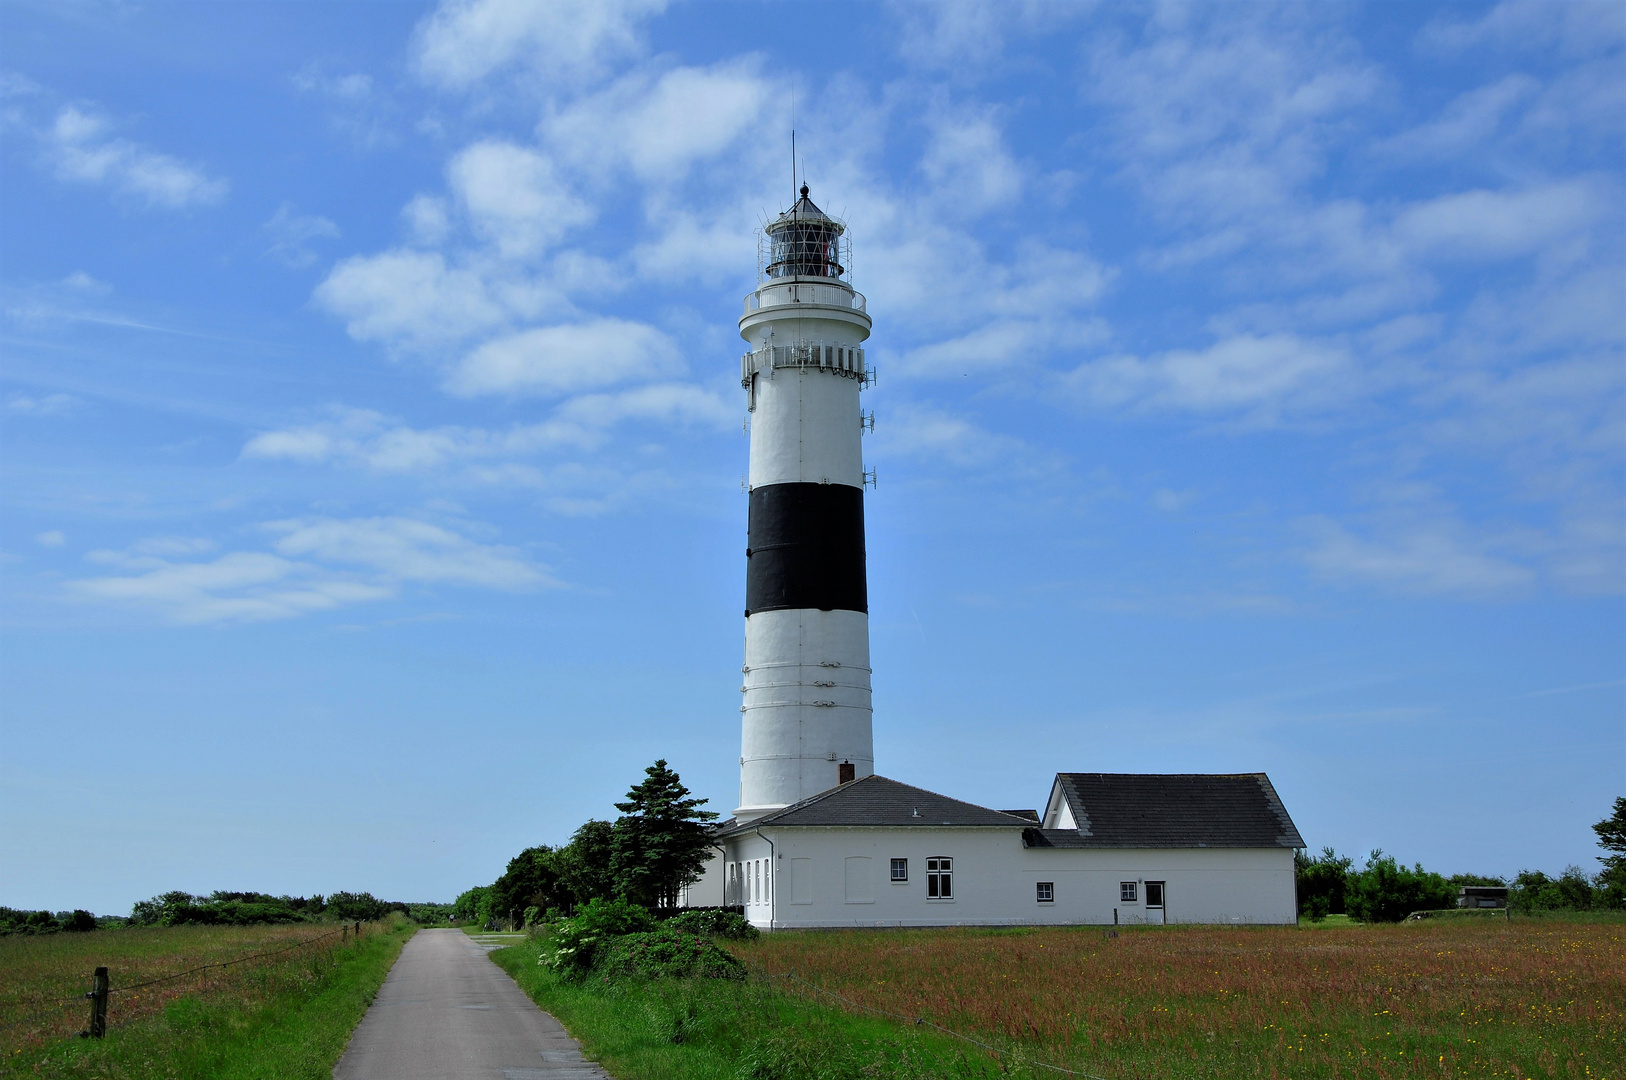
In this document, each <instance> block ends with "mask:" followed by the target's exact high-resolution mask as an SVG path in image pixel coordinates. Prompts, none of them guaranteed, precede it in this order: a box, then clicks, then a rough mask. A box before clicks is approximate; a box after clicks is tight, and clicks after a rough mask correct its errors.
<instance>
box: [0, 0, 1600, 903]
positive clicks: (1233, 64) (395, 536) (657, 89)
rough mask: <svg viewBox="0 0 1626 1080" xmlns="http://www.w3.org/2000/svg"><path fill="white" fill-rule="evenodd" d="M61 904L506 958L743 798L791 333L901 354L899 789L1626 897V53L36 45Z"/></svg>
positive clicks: (13, 162)
mask: <svg viewBox="0 0 1626 1080" xmlns="http://www.w3.org/2000/svg"><path fill="white" fill-rule="evenodd" d="M0 19H3V29H4V35H3V39H0V61H3V76H0V79H3V82H0V87H3V92H4V98H3V101H0V108H3V112H0V124H3V127H0V136H3V140H4V142H3V148H0V185H3V186H0V200H3V202H0V222H3V231H0V310H3V322H0V341H3V343H4V358H5V359H4V368H3V373H0V415H3V417H4V430H3V439H4V442H3V447H4V451H3V459H0V466H3V469H4V485H3V491H0V505H3V507H4V516H3V520H0V559H3V563H0V571H3V575H4V577H3V580H4V594H3V600H4V606H3V617H4V623H3V633H4V641H3V643H0V644H3V656H0V665H3V666H0V677H3V683H0V689H3V707H4V719H3V723H4V731H3V739H0V775H3V777H4V785H3V787H4V793H3V796H0V800H3V801H0V815H3V816H0V866H3V867H4V870H3V871H0V903H6V904H10V905H13V906H24V907H35V906H39V907H50V908H66V907H76V906H85V907H92V908H95V909H96V910H98V911H102V912H108V913H117V912H123V911H126V910H128V908H129V905H130V904H131V902H132V901H134V900H136V899H140V898H143V897H146V896H150V895H152V894H154V893H157V892H159V891H162V890H165V889H171V888H182V889H188V890H193V891H199V890H208V889H214V888H230V889H250V888H252V889H263V890H269V891H274V892H282V891H287V892H294V893H308V892H328V891H332V890H336V889H368V890H371V891H372V892H374V893H376V894H379V895H383V896H389V897H392V898H403V899H407V898H411V899H447V898H450V897H452V896H454V895H455V894H456V893H458V892H459V891H461V890H462V889H464V888H467V887H468V886H470V885H473V884H478V883H483V882H487V881H490V880H491V879H492V878H494V877H495V876H496V874H497V873H498V872H500V871H501V869H502V867H503V865H504V863H505V861H506V859H507V858H508V857H509V856H511V855H512V854H514V853H515V852H516V851H518V850H519V849H520V848H521V847H524V846H526V845H528V844H533V843H539V842H548V843H557V842H560V841H562V840H563V839H565V838H566V837H567V836H568V835H569V833H570V831H571V830H572V829H573V828H574V827H575V826H576V825H577V824H578V823H580V822H581V821H583V820H585V819H586V818H588V817H590V816H600V817H603V816H611V815H613V810H612V807H611V805H610V804H611V803H612V801H613V800H614V799H615V798H617V797H619V796H620V795H621V794H622V793H623V792H624V791H625V789H626V788H627V787H628V786H629V784H630V783H632V782H633V781H634V780H636V779H637V778H638V777H639V776H640V774H641V769H642V768H643V767H644V766H645V765H647V764H648V763H649V762H650V761H652V760H653V759H654V758H656V757H665V758H667V759H669V760H670V761H671V762H672V763H673V764H674V766H675V767H676V768H677V769H678V770H679V771H680V772H681V773H682V775H683V776H684V778H685V779H686V780H687V781H688V782H689V783H690V785H691V786H692V787H693V788H694V789H695V790H696V791H697V792H698V793H699V794H701V795H703V796H707V797H710V798H711V799H712V803H713V806H714V808H717V809H722V810H727V809H730V808H732V806H733V805H734V799H735V796H736V794H737V782H738V772H737V765H736V759H737V755H738V752H739V729H738V725H739V719H738V717H739V714H738V712H737V704H738V678H737V672H738V668H739V664H740V662H741V650H742V636H743V626H742V620H741V606H742V603H743V592H744V560H743V558H742V554H743V550H742V549H743V546H744V527H745V499H744V496H743V495H742V494H741V491H740V478H741V474H742V473H743V471H744V469H745V457H746V444H745V440H744V438H743V437H742V434H741V424H742V421H743V418H744V402H743V399H742V394H741V391H740V389H739V387H738V385H737V381H738V380H737V371H738V360H737V358H738V354H739V352H740V350H741V345H740V342H739V340H738V336H737V329H736V326H735V320H736V319H737V318H738V315H739V308H740V298H741V297H742V296H743V295H744V294H745V293H746V292H747V291H748V290H749V289H750V288H751V287H752V285H753V283H754V270H755V240H754V230H755V229H756V228H757V226H758V223H759V222H760V221H761V219H762V218H763V216H764V215H765V214H769V215H771V214H773V213H775V212H777V211H778V209H780V208H781V207H782V206H783V205H784V204H785V203H786V201H787V200H788V198H789V196H790V192H791V177H790V151H789V146H788V133H789V129H790V126H791V121H792V98H793V97H794V102H795V104H794V109H795V126H796V129H797V147H798V150H799V151H800V153H801V155H802V158H803V163H804V168H805V175H806V177H807V179H808V181H809V183H810V184H811V186H812V190H813V196H814V198H815V200H816V201H817V202H819V203H820V205H822V206H824V207H825V208H826V209H828V210H831V211H833V212H836V213H839V214H841V215H843V216H844V217H845V218H846V220H847V221H848V222H849V225H850V230H851V232H850V235H851V236H852V239H853V245H854V252H855V254H854V260H853V261H854V282H855V284H856V286H857V287H858V288H859V289H860V290H862V291H863V292H865V293H866V294H867V296H868V298H869V306H870V312H871V314H872V315H873V316H874V318H875V331H874V336H873V337H872V338H871V340H870V349H869V357H870V360H871V362H872V363H873V364H874V365H875V366H876V367H877V369H878V372H879V382H878V384H877V385H876V387H875V388H874V389H872V390H870V391H867V392H866V407H867V408H873V409H874V410H875V412H876V414H877V422H876V427H875V432H874V434H873V435H867V436H866V444H865V454H866V462H867V464H869V465H870V466H873V467H874V468H875V469H876V470H877V472H878V481H879V482H878V486H877V488H876V489H875V490H874V491H873V492H871V493H870V494H869V496H868V499H867V516H868V522H869V539H868V543H869V575H870V597H871V604H872V611H871V628H872V636H873V648H874V666H875V680H874V681H875V706H876V714H875V735H876V756H877V769H878V771H880V772H882V773H884V774H886V775H889V776H892V777H895V778H897V779H900V780H903V781H906V782H909V783H915V784H919V785H922V786H925V787H930V788H933V789H936V790H940V791H944V792H946V793H949V794H952V795H955V796H958V797H961V798H965V799H969V800H972V801H975V802H980V803H984V804H988V805H993V806H999V807H1017V806H1036V805H1039V804H1040V803H1041V802H1042V801H1043V799H1044V797H1045V794H1046V793H1047V791H1048V787H1049V781H1050V777H1051V775H1052V774H1053V773H1054V772H1056V771H1057V770H1075V771H1172V772H1178V771H1243V770H1248V771H1252V770H1265V771H1268V772H1269V773H1270V775H1271V778H1272V779H1273V781H1274V782H1275V784H1276V787H1277V789H1278V790H1279V791H1280V793H1281V795H1282V797H1283V799H1284V801H1285V802H1286V804H1287V806H1288V808H1289V810H1290V811H1291V812H1292V814H1293V816H1294V819H1295V820H1296V822H1297V823H1298V825H1299V828H1300V830H1301V831H1302V832H1303V834H1304V836H1305V837H1306V839H1307V841H1308V842H1309V843H1310V844H1311V845H1312V846H1313V847H1317V848H1319V847H1320V846H1322V845H1324V844H1330V845H1333V846H1335V847H1337V848H1338V849H1339V850H1341V851H1344V852H1348V853H1352V854H1357V855H1359V854H1363V853H1365V852H1366V851H1367V850H1369V849H1371V848H1373V847H1382V848H1383V849H1384V850H1386V851H1389V852H1392V853H1394V854H1396V855H1397V856H1399V857H1400V858H1402V859H1403V860H1406V861H1408V862H1409V861H1413V860H1421V861H1422V862H1424V863H1425V864H1426V865H1427V866H1429V867H1431V868H1435V869H1439V870H1442V871H1445V872H1456V871H1469V870H1472V871H1478V872H1486V873H1503V874H1505V873H1512V872H1515V871H1517V870H1519V869H1521V868H1524V867H1536V868H1543V869H1546V870H1548V871H1550V872H1552V871H1557V870H1558V869H1560V868H1561V867H1563V866H1564V865H1565V864H1567V863H1580V864H1582V865H1583V866H1585V867H1588V868H1596V865H1597V864H1596V863H1595V862H1594V861H1593V857H1594V856H1595V855H1596V854H1597V849H1596V847H1595V845H1594V837H1593V836H1592V833H1591V831H1590V830H1589V829H1588V828H1587V826H1588V825H1589V824H1590V823H1591V822H1593V821H1596V820H1598V819H1599V818H1601V817H1602V816H1603V815H1604V814H1605V812H1606V811H1607V809H1608V807H1609V804H1610V801H1611V800H1612V799H1613V797H1614V796H1616V795H1619V794H1622V793H1623V792H1626V725H1623V717H1626V711H1623V706H1626V609H1623V606H1622V592H1623V589H1626V545H1623V540H1626V537H1623V522H1626V516H1623V510H1626V498H1623V494H1626V491H1623V486H1626V485H1623V475H1622V466H1623V462H1626V457H1623V453H1622V451H1623V434H1626V367H1623V364H1622V339H1623V336H1626V323H1623V320H1626V316H1623V311H1626V303H1623V301H1626V297H1623V295H1622V294H1623V291H1626V290H1623V283H1626V275H1623V268H1626V267H1623V255H1626V247H1623V236H1626V234H1623V229H1622V225H1623V208H1626V198H1623V194H1626V191H1623V188H1626V183H1623V170H1622V162H1623V160H1626V159H1623V156H1622V150H1623V145H1622V144H1623V132H1626V125H1623V119H1626V68H1623V65H1622V48H1623V39H1626V8H1622V7H1620V6H1619V5H1612V4H1602V3H1599V4H1591V3H1547V4H1517V3H1505V4H1501V5H1469V4H1463V5H1449V6H1447V5H1421V4H1377V5H1368V6H1353V5H1341V4H1314V5H1310V4H1304V5H1297V6H1288V7H1272V6H1266V5H1262V4H1246V5H1243V4H1225V5H1197V6H1156V7H1131V6H1127V5H1106V6H1092V5H1084V4H1078V5H1061V4H1038V5H1026V6H1024V5H1016V4H1001V5H987V6H983V5H976V4H959V5H946V6H931V5H925V4H907V5H880V4H876V5H859V4H844V5H835V4H825V5H798V6H795V7H792V6H790V5H778V4H722V3H703V4H670V5H668V4H663V3H662V2H661V0H627V2H621V3H609V2H591V3H582V4H568V3H562V4H556V5H546V4H530V3H516V2H512V0H468V2H447V3H443V4H441V5H440V6H438V7H436V6H433V5H408V4H381V3H365V4H362V3H358V4H303V3H300V4H275V3H263V4H212V5H194V4H158V3H155V4H132V3H123V2H114V3H91V2H72V3H65V2H50V3H46V2H39V3H33V2H24V3H19V2H11V3H8V4H6V5H4V6H3V7H0Z"/></svg>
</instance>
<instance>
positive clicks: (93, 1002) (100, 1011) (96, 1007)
mask: <svg viewBox="0 0 1626 1080" xmlns="http://www.w3.org/2000/svg"><path fill="white" fill-rule="evenodd" d="M107 984H108V978H107V969H106V968H104V967H99V968H97V969H96V975H95V979H94V981H93V982H92V983H91V991H90V993H89V994H88V995H86V996H87V997H89V998H90V1031H88V1032H87V1033H86V1034H88V1035H89V1036H90V1037H91V1038H92V1039H100V1038H101V1037H102V1036H104V1035H106V1034H107Z"/></svg>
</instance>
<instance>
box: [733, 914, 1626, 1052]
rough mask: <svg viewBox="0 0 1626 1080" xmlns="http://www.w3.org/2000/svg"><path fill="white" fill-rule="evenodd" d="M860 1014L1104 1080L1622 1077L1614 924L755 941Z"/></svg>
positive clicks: (1620, 972)
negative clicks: (999, 1045)
mask: <svg viewBox="0 0 1626 1080" xmlns="http://www.w3.org/2000/svg"><path fill="white" fill-rule="evenodd" d="M734 951H735V952H736V953H737V954H739V955H740V956H741V957H742V958H743V959H745V960H747V962H748V963H749V964H750V965H751V966H752V967H755V968H762V969H766V970H768V971H771V972H774V973H786V972H794V973H796V974H797V975H799V976H801V977H803V978H806V979H808V980H810V981H811V982H813V983H816V984H817V985H818V986H820V987H822V988H824V989H826V990H830V991H833V992H836V993H839V994H841V995H842V996H844V997H846V998H848V999H850V1000H852V1001H854V1002H856V1003H858V1004H860V1005H865V1006H870V1007H873V1008H877V1009H885V1010H888V1011H891V1012H898V1013H903V1014H906V1015H909V1016H923V1017H925V1018H927V1019H929V1020H932V1021H934V1022H936V1023H939V1024H942V1025H944V1026H945V1027H949V1028H953V1029H955V1030H958V1031H963V1032H967V1033H970V1034H976V1035H980V1036H982V1037H984V1038H988V1039H990V1041H1002V1042H1004V1043H1005V1044H1007V1045H1013V1046H1021V1047H1023V1048H1024V1049H1025V1050H1027V1051H1028V1052H1029V1053H1031V1054H1032V1055H1033V1056H1035V1057H1038V1058H1042V1059H1044V1060H1047V1061H1051V1062H1053V1063H1055V1064H1058V1065H1063V1066H1067V1067H1070V1068H1074V1069H1081V1070H1085V1071H1089V1072H1096V1073H1100V1074H1102V1075H1104V1076H1109V1077H1130V1076H1136V1077H1138V1076H1148V1077H1150V1076H1162V1075H1170V1074H1171V1073H1172V1074H1174V1075H1179V1076H1193V1077H1210V1076H1212V1077H1277V1076H1284V1077H1285V1076H1292V1077H1374V1078H1377V1077H1413V1076H1417V1077H1422V1076H1428V1077H1439V1076H1447V1077H1450V1076H1463V1077H1468V1076H1472V1077H1481V1076H1485V1077H1492V1076H1501V1077H1527V1076H1528V1077H1570V1076H1574V1077H1578V1078H1579V1077H1598V1078H1604V1077H1608V1078H1612V1080H1620V1078H1622V1077H1626V1072H1623V1071H1622V1063H1623V1061H1626V920H1620V919H1615V920H1612V921H1597V920H1588V921H1568V922H1567V921H1558V920H1538V921H1526V920H1515V921H1514V922H1512V923H1506V922H1502V921H1500V920H1460V921H1459V920H1443V921H1440V922H1425V923H1412V924H1402V925H1390V926H1354V927H1348V928H1342V929H1339V928H1329V929H1317V930H1316V931H1314V932H1308V931H1302V930H1298V929H1296V928H1267V927H1255V928H1197V927H1167V928H1145V929H1136V930H1124V931H1122V932H1120V933H1119V934H1118V935H1117V936H1116V937H1107V936H1106V935H1105V934H1104V933H1103V931H1101V930H1098V929H1096V930H1086V929H1060V928H1057V929H1023V930H1005V931H998V930H928V931H896V932H881V933H875V932H859V931H841V932H827V933H818V934H784V933H781V934H771V935H766V936H764V937H763V938H762V939H761V940H760V941H758V942H755V943H752V944H749V945H742V946H736V947H735V950H734Z"/></svg>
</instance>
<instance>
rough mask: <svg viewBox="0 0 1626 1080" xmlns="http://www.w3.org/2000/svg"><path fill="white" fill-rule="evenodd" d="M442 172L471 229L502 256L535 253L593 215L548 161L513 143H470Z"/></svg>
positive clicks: (514, 256)
mask: <svg viewBox="0 0 1626 1080" xmlns="http://www.w3.org/2000/svg"><path fill="white" fill-rule="evenodd" d="M447 174H448V177H449V179H450V181H451V187H452V191H453V192H454V193H455V194H456V195H457V197H458V200H459V201H460V202H461V203H462V205H463V208H464V209H465V211H467V213H468V215H469V218H470V220H471V221H472V223H473V225H474V230H475V233H476V234H477V235H479V236H480V237H481V238H482V239H484V240H486V241H487V242H488V243H490V244H492V245H493V246H495V248H496V249H497V250H498V251H499V252H501V253H502V255H503V256H504V257H506V258H524V257H526V256H531V255H537V254H540V253H541V251H542V250H543V249H544V248H546V247H547V246H549V245H550V244H552V243H554V242H555V241H557V240H558V239H559V238H560V237H562V236H563V235H564V234H565V233H567V232H569V231H570V230H571V229H572V228H574V227H576V226H577V225H583V224H586V223H587V222H589V221H591V220H592V219H593V209H592V207H590V206H588V205H587V204H586V203H584V202H583V201H582V200H581V199H579V198H577V197H576V196H575V194H574V193H573V192H572V191H571V190H570V188H569V186H568V185H567V184H566V183H565V182H564V181H563V180H562V179H561V177H560V176H559V172H558V170H557V169H556V168H555V167H554V164H553V162H552V161H551V160H549V159H548V158H547V157H544V156H543V155H541V154H538V153H536V152H535V151H533V150H527V149H526V148H524V147H522V146H516V145H515V144H513V143H508V142H497V141H486V142H479V143H475V144H474V145H473V146H470V147H469V148H468V149H466V150H464V151H462V152H461V153H460V154H458V155H457V156H456V157H455V158H453V159H452V162H451V165H450V166H449V167H448V169H447Z"/></svg>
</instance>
